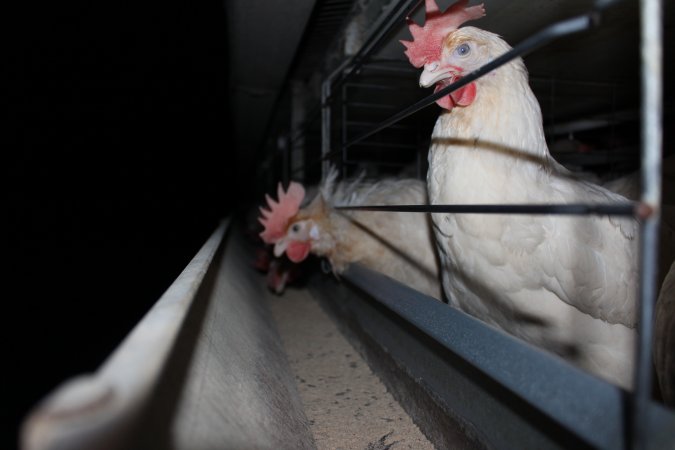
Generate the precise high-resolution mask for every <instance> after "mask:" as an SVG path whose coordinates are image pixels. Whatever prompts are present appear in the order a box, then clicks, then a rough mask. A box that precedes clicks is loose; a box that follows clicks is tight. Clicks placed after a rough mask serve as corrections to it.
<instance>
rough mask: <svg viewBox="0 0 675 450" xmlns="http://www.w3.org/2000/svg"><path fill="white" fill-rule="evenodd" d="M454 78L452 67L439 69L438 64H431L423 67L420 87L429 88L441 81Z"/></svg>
mask: <svg viewBox="0 0 675 450" xmlns="http://www.w3.org/2000/svg"><path fill="white" fill-rule="evenodd" d="M454 76H455V70H454V69H453V68H452V67H441V65H440V63H438V62H437V61H436V62H432V63H429V64H425V65H424V71H423V72H422V75H420V87H424V88H427V87H431V86H433V85H434V84H436V83H438V82H439V81H441V80H445V79H446V78H451V77H454Z"/></svg>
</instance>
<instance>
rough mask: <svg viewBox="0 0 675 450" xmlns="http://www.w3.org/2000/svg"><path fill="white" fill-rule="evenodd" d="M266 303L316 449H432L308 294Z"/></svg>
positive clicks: (291, 292)
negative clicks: (286, 357) (284, 352)
mask: <svg viewBox="0 0 675 450" xmlns="http://www.w3.org/2000/svg"><path fill="white" fill-rule="evenodd" d="M269 297H270V298H269V305H270V309H271V311H272V315H273V316H274V318H275V320H276V322H277V325H278V329H279V333H280V335H281V339H282V341H283V344H284V348H285V349H286V352H287V356H288V360H289V362H290V365H291V369H292V370H293V372H294V375H295V379H296V382H297V385H298V391H299V393H300V398H301V400H302V402H303V405H304V408H305V413H306V415H307V418H308V419H309V421H310V425H311V429H312V432H313V434H314V439H315V441H316V445H317V448H318V449H320V450H321V449H330V450H336V449H359V450H388V449H416V450H417V449H419V450H426V449H433V448H434V446H433V445H432V444H431V443H430V442H429V441H428V440H427V439H426V437H425V436H424V435H423V434H422V433H421V431H420V430H419V428H418V427H417V426H416V425H415V424H414V423H413V422H412V420H411V419H410V417H409V416H408V415H407V414H406V412H405V411H404V410H403V408H402V407H401V406H400V405H399V404H398V403H397V402H396V400H394V398H393V397H392V396H391V394H390V393H389V392H388V391H387V389H386V388H385V386H384V385H383V384H382V382H381V381H380V380H379V378H378V377H377V376H376V375H374V374H373V373H372V372H371V370H370V368H369V367H368V365H367V364H366V363H365V361H364V360H363V359H362V358H361V356H360V355H359V354H358V353H357V352H356V350H355V349H354V348H353V347H352V346H351V345H350V344H349V342H347V340H346V339H345V338H344V337H343V336H342V335H341V334H340V332H339V331H338V329H337V328H336V326H335V324H334V323H333V322H332V321H331V319H330V318H329V317H328V315H327V314H326V313H325V312H324V311H323V310H322V309H321V307H320V306H319V304H318V303H317V301H316V300H315V299H314V298H313V297H312V296H311V294H310V293H309V292H308V291H307V290H303V289H288V290H287V291H286V292H285V293H284V294H283V295H282V296H279V297H276V296H273V295H271V294H270V296H269Z"/></svg>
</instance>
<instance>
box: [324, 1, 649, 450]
mask: <svg viewBox="0 0 675 450" xmlns="http://www.w3.org/2000/svg"><path fill="white" fill-rule="evenodd" d="M411 3H412V2H404V1H402V2H399V4H400V5H402V6H403V5H405V6H409V5H410V4H411ZM613 3H615V2H614V1H604V2H603V1H601V2H598V3H597V4H596V8H597V9H596V10H595V11H592V12H589V13H587V14H584V15H581V16H577V17H574V18H571V19H567V20H564V21H561V22H558V23H555V24H553V25H551V26H549V27H547V28H545V29H543V30H541V31H540V32H538V33H536V34H534V35H532V36H531V37H529V38H528V39H526V40H524V41H523V42H521V43H520V44H518V45H516V46H515V47H514V48H513V49H512V50H511V51H509V52H507V53H505V54H504V55H502V56H500V57H499V58H496V59H495V60H493V61H491V62H490V63H488V64H486V65H485V66H483V67H481V68H480V69H478V70H476V71H474V72H472V73H471V74H469V75H467V76H465V77H463V78H462V79H460V80H459V81H457V82H455V83H453V84H451V85H449V86H447V87H445V88H444V89H441V90H439V91H438V92H436V93H435V94H432V95H429V96H428V97H425V98H424V99H422V100H420V101H418V102H416V103H414V104H413V105H411V106H409V107H407V108H405V109H404V110H402V111H400V112H398V113H397V114H394V115H393V116H391V117H390V118H389V119H386V120H384V121H383V122H381V123H380V124H378V125H376V126H374V127H373V128H371V129H370V130H368V131H366V132H364V133H362V134H360V135H359V136H357V137H356V138H354V139H352V140H350V141H348V142H344V141H343V142H342V143H341V144H342V147H343V148H342V149H341V150H342V151H344V150H345V149H346V147H349V146H353V145H355V144H357V143H359V142H361V141H363V140H364V139H366V138H368V137H370V136H372V135H374V134H375V133H377V132H379V131H381V130H382V129H384V128H387V127H389V126H391V125H393V124H395V123H397V122H399V121H400V120H402V119H404V118H406V117H408V116H410V115H412V114H414V113H416V112H418V111H419V110H421V109H423V108H425V107H427V106H429V105H430V104H432V103H434V102H435V101H436V100H438V99H439V98H441V97H444V96H445V95H448V94H449V93H451V92H453V91H455V90H457V89H459V88H461V87H462V86H465V85H467V84H468V83H470V82H472V81H474V80H476V79H477V78H479V77H481V76H483V75H485V74H487V73H488V72H490V71H492V70H494V69H496V68H497V67H499V66H501V65H503V64H505V63H507V62H508V61H510V60H512V59H514V58H516V57H518V56H522V55H524V54H526V53H529V52H531V51H533V50H535V49H537V48H539V47H541V46H544V45H546V44H548V43H549V42H551V41H553V40H555V39H556V38H559V37H562V36H567V35H570V34H574V33H578V32H581V31H584V30H587V29H590V28H592V27H594V26H597V25H598V23H599V19H600V10H601V9H603V8H606V7H608V6H611V5H612V4H613ZM661 13H662V4H661V0H641V57H642V64H641V67H642V90H643V95H642V102H643V104H642V128H643V133H642V180H643V184H642V194H641V201H640V202H639V203H638V204H617V205H431V206H432V208H431V209H433V208H436V209H434V210H433V211H432V212H452V213H477V212H480V213H507V212H508V213H522V214H580V215H586V214H611V215H634V216H635V217H637V218H638V219H641V221H640V229H641V244H640V287H639V302H640V308H639V311H640V313H639V314H640V317H639V325H638V329H639V330H640V333H639V335H638V336H639V337H638V341H637V352H636V366H635V375H636V376H635V386H634V387H635V390H634V393H633V395H632V396H631V397H630V399H631V405H630V407H629V408H627V409H622V410H623V411H624V413H625V414H627V419H628V420H627V422H626V423H625V424H624V426H623V427H622V429H623V433H622V436H623V437H622V438H621V442H622V443H623V445H622V446H623V447H624V448H626V447H630V448H635V449H641V448H649V446H650V442H649V441H648V436H649V434H650V433H649V432H648V429H649V426H651V424H650V423H649V420H650V419H652V418H653V414H650V408H651V406H650V399H649V396H650V392H651V373H650V368H651V365H650V358H651V340H652V332H653V330H652V321H653V314H654V311H653V309H654V308H653V306H654V301H655V297H656V286H655V284H656V283H655V280H656V272H657V263H656V254H657V251H658V224H659V219H660V213H659V204H660V196H661V193H660V182H661V175H660V173H661V144H662V142H661V141H662V130H661V115H662V80H661V76H662V75H661V74H662V31H661V26H662V25H661V22H660V20H661V17H662V15H661ZM401 17H403V12H400V13H399V14H393V13H392V9H390V10H389V11H388V12H387V13H386V18H384V17H383V20H382V21H380V22H379V23H380V24H381V23H387V20H390V22H388V24H389V25H391V24H392V22H391V19H392V18H401ZM385 34H386V31H385V30H384V28H380V26H379V25H378V27H377V29H376V30H375V31H374V32H373V33H372V34H371V38H372V40H371V39H369V40H367V41H366V44H364V46H363V48H362V51H360V52H358V53H357V55H356V57H355V58H352V59H350V62H352V63H354V64H353V65H351V66H350V65H347V68H346V69H345V70H344V72H342V73H340V74H339V75H337V76H331V77H329V79H328V80H326V83H328V89H327V90H326V91H324V93H326V94H327V95H326V96H325V97H323V100H324V101H327V100H328V99H329V98H330V89H331V88H332V87H333V84H334V83H337V84H339V83H340V82H344V81H345V80H346V78H347V77H348V76H349V75H351V74H352V73H355V72H356V71H357V70H358V67H360V66H362V65H363V64H364V61H365V57H366V56H367V55H368V54H369V53H370V52H372V50H373V49H374V48H375V47H376V46H377V45H378V44H379V43H380V42H381V40H382V39H383V36H384V35H385ZM324 105H325V103H324ZM328 118H329V119H330V117H328ZM328 128H330V123H329V124H328ZM322 142H323V144H324V146H325V148H329V147H330V133H329V132H328V133H326V134H324V135H322ZM329 153H330V152H329V151H326V152H325V153H324V155H327V154H329ZM342 209H370V210H378V211H385V210H390V211H409V212H429V211H430V209H429V208H427V207H426V206H420V205H396V206H387V207H384V206H380V205H372V206H363V207H360V208H354V207H352V208H342ZM441 210H442V211H441ZM362 287H363V286H362ZM370 293H371V294H374V295H375V294H376V293H375V292H373V291H372V289H371V290H370ZM378 297H380V300H383V299H382V298H381V297H382V296H378ZM383 301H384V302H386V300H383Z"/></svg>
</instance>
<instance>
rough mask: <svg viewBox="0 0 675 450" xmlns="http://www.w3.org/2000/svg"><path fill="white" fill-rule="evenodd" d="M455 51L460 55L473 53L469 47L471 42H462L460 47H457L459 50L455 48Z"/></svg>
mask: <svg viewBox="0 0 675 450" xmlns="http://www.w3.org/2000/svg"><path fill="white" fill-rule="evenodd" d="M455 52H456V53H457V54H458V55H459V56H466V55H468V54H469V53H471V47H469V44H462V45H460V46H459V47H457V50H455Z"/></svg>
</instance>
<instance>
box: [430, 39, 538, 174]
mask: <svg viewBox="0 0 675 450" xmlns="http://www.w3.org/2000/svg"><path fill="white" fill-rule="evenodd" d="M466 28H467V29H470V30H466V32H472V34H474V33H475V35H476V39H480V42H479V43H480V44H482V45H484V46H486V47H487V49H488V50H487V51H488V53H487V55H486V56H487V57H488V58H490V59H494V58H496V57H497V56H500V55H502V54H504V53H506V52H507V51H509V50H510V49H511V47H510V46H509V45H508V44H506V42H504V41H503V40H502V39H501V38H499V36H497V35H495V34H493V33H489V32H486V31H484V30H478V29H476V28H473V27H466ZM487 62H488V61H484V63H487ZM475 83H476V86H477V95H476V98H475V100H474V101H473V103H472V104H471V105H469V106H467V107H461V106H458V107H455V108H453V109H452V111H450V112H444V113H443V114H441V116H440V117H439V120H438V122H437V123H436V127H435V128H434V132H433V135H432V139H434V140H435V141H436V142H439V143H441V144H442V143H443V140H448V139H449V140H453V141H455V142H454V143H453V144H458V145H461V144H462V141H465V142H466V144H467V145H468V146H471V147H473V146H474V141H476V140H477V139H479V140H480V142H479V143H478V144H479V145H480V146H481V147H484V148H485V149H488V150H492V152H491V153H504V154H507V155H511V158H512V159H517V158H513V156H515V155H514V154H517V155H521V156H522V158H524V159H527V160H531V161H540V162H541V164H543V165H548V164H550V159H551V158H550V155H549V152H548V148H547V146H546V140H545V138H544V132H543V127H542V116H541V109H540V108H539V103H538V101H537V99H536V97H535V96H534V94H533V93H532V90H531V89H530V86H529V83H528V74H527V69H526V68H525V64H524V63H523V60H522V59H521V58H517V59H515V60H513V61H511V62H509V63H507V64H505V65H504V66H502V67H500V68H498V69H496V70H494V71H493V72H491V73H489V74H487V75H485V76H483V77H482V78H480V79H479V80H477V81H476V82H475Z"/></svg>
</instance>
